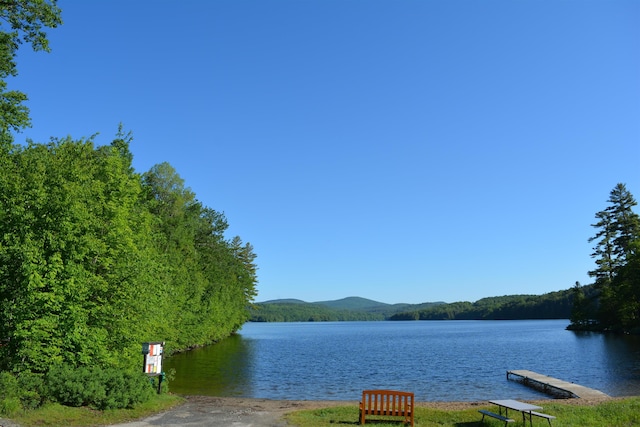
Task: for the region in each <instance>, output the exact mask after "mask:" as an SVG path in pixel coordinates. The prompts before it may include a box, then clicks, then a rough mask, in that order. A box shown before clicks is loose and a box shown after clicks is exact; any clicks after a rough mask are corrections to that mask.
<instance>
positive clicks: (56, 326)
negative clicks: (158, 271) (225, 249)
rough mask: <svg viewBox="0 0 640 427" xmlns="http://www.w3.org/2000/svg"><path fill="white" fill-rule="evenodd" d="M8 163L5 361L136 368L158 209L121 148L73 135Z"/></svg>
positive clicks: (42, 366)
mask: <svg viewBox="0 0 640 427" xmlns="http://www.w3.org/2000/svg"><path fill="white" fill-rule="evenodd" d="M8 160H10V161H7V162H6V164H7V165H8V166H11V167H10V168H7V169H3V170H2V179H0V186H1V188H0V195H1V197H2V199H1V200H0V202H1V209H0V212H1V213H2V214H1V215H2V218H0V317H1V318H2V319H3V320H4V321H3V322H2V324H1V325H0V339H1V340H2V341H3V342H4V343H5V345H3V346H1V347H0V354H1V355H2V359H0V363H2V365H3V366H2V367H3V368H5V369H6V368H11V369H12V370H17V371H24V370H29V371H32V372H45V371H46V370H47V369H48V368H49V367H50V366H51V365H52V364H68V365H71V366H82V365H89V364H91V365H97V366H129V364H130V363H132V361H133V360H138V356H139V355H138V353H139V345H140V342H141V341H142V340H143V339H144V336H145V333H146V332H147V331H146V330H145V328H146V327H147V326H148V322H146V319H147V317H148V313H147V307H148V306H147V305H146V304H145V303H144V299H143V297H144V296H146V295H147V293H146V292H145V290H148V289H149V288H150V287H151V286H152V285H153V284H154V283H155V280H154V277H153V276H152V275H150V274H149V272H150V271H151V272H153V271H154V268H153V260H154V259H153V257H149V256H148V255H147V254H148V247H150V243H149V237H148V236H149V234H150V224H151V217H150V215H149V214H148V212H145V210H144V209H143V207H142V206H141V205H140V203H139V199H140V197H139V195H140V192H141V185H140V179H139V177H138V176H137V175H135V174H132V173H131V172H130V169H129V162H128V159H127V158H126V157H123V156H122V155H121V152H120V151H119V150H118V149H117V148H116V147H114V146H105V147H100V148H98V149H96V148H95V147H94V145H93V142H92V141H91V140H81V141H72V140H71V139H64V140H60V141H53V142H51V143H49V144H46V145H44V144H33V143H30V144H29V146H28V147H25V148H20V149H18V148H16V149H15V151H14V152H13V153H12V154H11V156H10V157H9V158H8Z"/></svg>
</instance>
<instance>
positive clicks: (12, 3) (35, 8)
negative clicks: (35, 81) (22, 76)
mask: <svg viewBox="0 0 640 427" xmlns="http://www.w3.org/2000/svg"><path fill="white" fill-rule="evenodd" d="M60 24H62V19H61V10H60V9H59V8H58V6H57V4H56V0H0V145H1V146H4V147H5V148H6V146H7V145H9V144H10V143H11V142H12V137H11V132H16V131H19V130H21V129H23V128H25V127H28V126H30V119H29V109H28V108H27V107H26V106H25V105H24V102H25V101H26V100H27V95H26V94H24V93H23V92H20V91H17V90H9V89H8V86H7V82H6V79H7V78H8V77H14V76H16V75H17V74H18V68H17V64H16V53H17V51H18V48H19V47H20V44H21V43H23V42H26V43H29V44H31V47H32V48H33V50H35V51H45V52H49V40H48V39H47V34H46V32H45V28H55V27H57V26H58V25H60Z"/></svg>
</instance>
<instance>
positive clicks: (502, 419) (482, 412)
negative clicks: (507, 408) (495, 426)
mask: <svg viewBox="0 0 640 427" xmlns="http://www.w3.org/2000/svg"><path fill="white" fill-rule="evenodd" d="M478 412H480V413H481V414H482V420H480V422H481V423H484V416H485V415H486V416H488V417H493V418H495V419H497V420H500V421H504V425H505V426H506V425H507V424H508V423H515V422H516V420H514V419H513V418H507V417H503V416H502V415H500V414H496V413H495V412H491V411H487V410H484V409H479V410H478Z"/></svg>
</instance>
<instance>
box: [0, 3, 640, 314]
mask: <svg viewBox="0 0 640 427" xmlns="http://www.w3.org/2000/svg"><path fill="white" fill-rule="evenodd" d="M59 5H60V7H61V8H62V9H63V20H64V25H63V26H61V27H60V28H58V29H55V30H52V31H50V33H49V34H50V40H51V48H52V52H51V53H50V54H44V53H37V54H34V53H32V52H30V51H29V50H28V46H26V45H25V46H23V48H22V50H21V51H20V54H19V57H18V70H19V76H18V77H16V78H12V79H11V80H10V81H9V85H10V87H11V88H16V89H20V90H23V91H24V92H26V93H27V94H28V95H29V98H30V99H29V102H28V106H29V108H30V109H31V116H32V120H33V127H32V128H30V129H26V130H25V131H24V132H23V133H21V134H19V135H18V136H17V141H18V142H23V141H24V140H25V139H26V138H31V139H33V140H35V141H36V142H46V141H48V140H49V138H50V137H52V136H53V137H64V136H67V135H71V136H72V137H74V138H81V137H88V136H90V135H93V134H95V133H98V134H99V135H98V136H97V137H96V142H97V143H98V144H108V143H109V142H110V141H111V140H112V138H113V136H114V135H115V132H116V130H117V127H118V124H119V123H122V124H123V125H124V127H125V129H126V130H130V131H132V132H133V135H134V141H133V143H132V145H131V150H132V152H133V154H134V166H135V168H136V170H137V171H138V172H141V173H142V172H145V171H147V170H149V169H150V168H151V167H152V166H153V165H154V164H158V163H161V162H165V161H166V162H169V163H170V164H171V165H172V166H173V167H174V168H175V169H176V170H177V172H178V173H179V174H180V176H181V177H182V178H183V179H184V180H185V182H186V186H188V187H190V188H191V189H192V190H193V191H194V192H195V194H196V196H197V198H198V199H199V200H200V201H202V202H203V203H204V204H205V205H206V206H209V207H211V208H214V209H216V210H218V211H222V212H224V213H225V214H226V216H227V219H228V221H229V224H230V227H229V232H228V237H229V238H231V237H233V236H235V235H239V236H240V237H242V239H243V240H244V241H245V242H250V243H251V244H253V246H254V248H255V252H256V254H257V255H258V258H257V263H258V266H259V271H258V273H259V286H258V290H259V295H258V297H257V299H256V300H257V301H265V300H271V299H277V298H298V299H302V300H305V301H322V300H332V299H339V298H343V297H347V296H361V297H366V298H370V299H374V300H377V301H382V302H387V303H396V302H409V303H420V302H427V301H446V302H454V301H476V300H478V299H480V298H483V297H486V296H500V295H509V294H543V293H546V292H552V291H557V290H562V289H568V288H570V287H572V286H573V284H574V283H575V282H576V281H580V282H581V283H583V284H587V283H590V280H589V277H588V275H587V272H588V271H589V270H591V269H593V267H594V263H593V260H592V259H591V257H590V254H591V246H592V245H591V244H590V243H588V241H587V240H588V238H589V237H591V236H592V235H593V234H594V233H595V229H593V227H591V226H590V224H592V223H594V222H595V221H594V220H595V217H594V215H595V213H596V212H597V211H599V210H602V209H604V208H605V207H606V206H607V203H606V201H607V199H608V197H609V192H610V191H611V189H613V187H614V186H615V185H616V184H617V183H618V182H622V183H625V184H626V185H627V188H628V189H629V190H630V191H631V193H632V194H633V195H634V196H635V197H636V199H639V198H640V168H639V167H638V163H639V160H640V25H638V22H640V2H638V1H621V0H608V1H604V0H602V1H593V0H580V1H578V0H518V1H514V0H486V1H475V0H473V1H472V0H422V1H392V0H386V1H381V0H366V1H365V0H339V1H338V0H322V1H320V0H268V1H265V0H226V1H222V0H221V1H215V0H212V1H205V0H200V1H195V0H187V1H180V2H171V1H168V0H160V1H150V0H149V1H129V0H108V1H107V0H95V1H81V0H60V1H59ZM636 212H640V210H639V209H636Z"/></svg>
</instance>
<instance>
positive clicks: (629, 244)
mask: <svg viewBox="0 0 640 427" xmlns="http://www.w3.org/2000/svg"><path fill="white" fill-rule="evenodd" d="M607 202H608V204H609V205H608V206H607V207H606V208H605V209H604V210H602V211H599V212H597V213H596V215H595V216H596V219H597V221H596V222H595V223H594V224H592V226H593V227H594V228H595V229H596V230H597V232H596V234H595V235H594V236H593V237H592V238H590V239H589V241H590V242H592V243H594V244H595V246H594V247H593V253H592V254H591V257H592V258H594V259H595V264H596V268H595V269H594V270H592V271H590V272H589V276H590V277H592V278H593V279H594V282H593V284H592V285H591V286H589V287H585V286H581V285H580V283H578V282H576V285H575V286H574V288H573V292H574V305H573V312H572V316H571V325H570V326H569V328H570V329H575V330H597V331H613V332H626V333H635V334H638V333H640V216H638V214H637V213H635V212H634V211H633V207H634V206H636V205H637V202H636V200H635V199H634V197H633V195H632V194H631V193H630V192H629V191H628V190H627V188H626V186H625V185H624V184H621V183H619V184H617V185H616V186H615V187H614V188H613V190H611V192H610V193H609V199H608V200H607Z"/></svg>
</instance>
